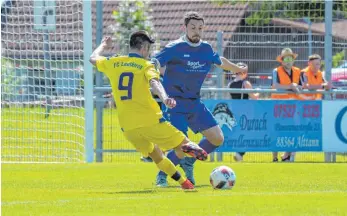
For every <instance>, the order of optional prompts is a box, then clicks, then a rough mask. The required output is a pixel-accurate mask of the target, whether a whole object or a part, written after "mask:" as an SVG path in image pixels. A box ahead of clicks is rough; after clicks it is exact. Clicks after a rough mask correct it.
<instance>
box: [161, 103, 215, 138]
mask: <svg viewBox="0 0 347 216" xmlns="http://www.w3.org/2000/svg"><path fill="white" fill-rule="evenodd" d="M175 99H176V102H177V105H176V107H175V108H173V109H167V110H164V117H165V118H166V119H168V120H169V121H170V122H171V124H172V125H173V126H175V127H176V128H177V129H178V130H180V131H182V132H183V133H184V134H186V135H187V133H188V127H189V128H190V129H191V130H192V131H193V132H194V133H198V132H202V131H204V130H207V129H209V128H211V127H214V126H216V125H218V123H217V121H216V120H215V119H214V117H213V115H212V113H211V112H210V111H209V110H208V109H207V108H206V106H205V104H203V103H202V102H201V100H200V99H195V100H193V99H183V98H179V99H178V98H175ZM164 107H165V105H164Z"/></svg>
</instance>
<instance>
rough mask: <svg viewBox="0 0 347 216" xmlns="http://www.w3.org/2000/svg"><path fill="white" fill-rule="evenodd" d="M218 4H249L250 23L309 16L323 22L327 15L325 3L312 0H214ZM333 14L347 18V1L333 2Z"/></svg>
mask: <svg viewBox="0 0 347 216" xmlns="http://www.w3.org/2000/svg"><path fill="white" fill-rule="evenodd" d="M212 1H213V2H216V3H217V4H220V5H223V4H236V3H242V4H248V6H249V7H250V9H251V10H252V12H251V13H249V14H248V16H247V17H246V20H245V21H246V23H247V24H248V25H257V26H261V25H266V24H269V23H270V22H271V19H272V18H286V19H302V18H303V17H309V18H310V20H311V21H312V22H322V21H323V20H324V15H325V3H324V1H322V0H312V1H254V0H253V1H252V0H212ZM333 13H334V14H333V16H334V17H339V18H347V1H346V0H340V1H334V3H333Z"/></svg>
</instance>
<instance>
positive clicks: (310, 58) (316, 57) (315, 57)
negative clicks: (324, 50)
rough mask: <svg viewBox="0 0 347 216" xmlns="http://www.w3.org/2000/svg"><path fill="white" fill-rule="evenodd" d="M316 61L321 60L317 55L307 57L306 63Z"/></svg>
mask: <svg viewBox="0 0 347 216" xmlns="http://www.w3.org/2000/svg"><path fill="white" fill-rule="evenodd" d="M316 59H319V60H322V58H321V57H320V55H318V54H313V55H310V56H309V57H308V61H312V60H316Z"/></svg>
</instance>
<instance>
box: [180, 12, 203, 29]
mask: <svg viewBox="0 0 347 216" xmlns="http://www.w3.org/2000/svg"><path fill="white" fill-rule="evenodd" d="M192 19H193V20H202V22H203V23H205V20H204V17H203V16H202V15H200V14H199V13H198V12H195V11H189V12H187V13H186V14H185V15H184V25H185V26H187V25H188V23H189V21H190V20H192Z"/></svg>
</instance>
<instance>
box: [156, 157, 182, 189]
mask: <svg viewBox="0 0 347 216" xmlns="http://www.w3.org/2000/svg"><path fill="white" fill-rule="evenodd" d="M157 167H158V168H159V169H160V170H161V171H163V172H164V173H166V174H167V175H168V176H170V177H171V178H173V179H174V180H175V181H178V183H180V184H182V183H183V182H185V180H186V178H185V177H183V176H181V174H180V173H179V172H178V171H177V169H176V167H175V165H174V164H173V163H172V162H171V161H170V160H169V159H168V158H167V157H164V158H163V160H162V161H160V162H159V163H158V164H157Z"/></svg>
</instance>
